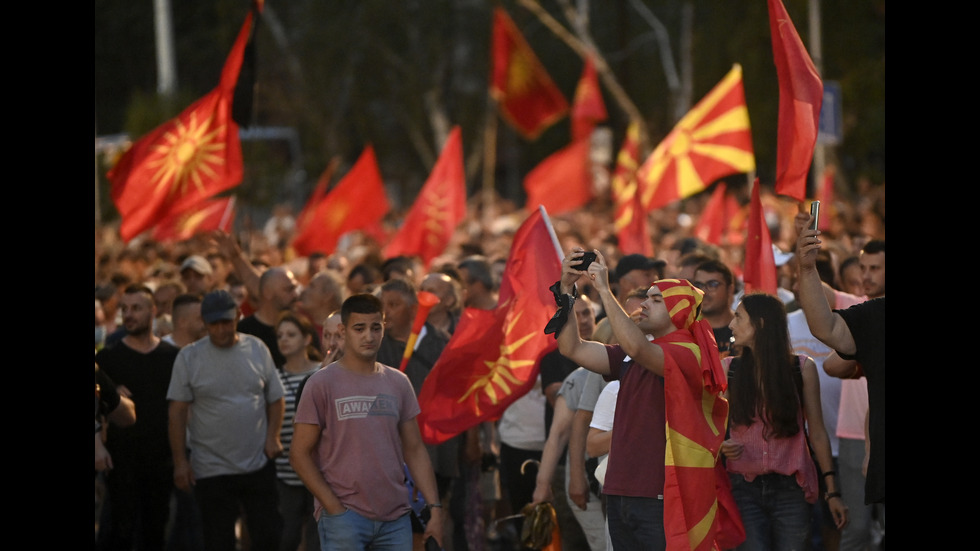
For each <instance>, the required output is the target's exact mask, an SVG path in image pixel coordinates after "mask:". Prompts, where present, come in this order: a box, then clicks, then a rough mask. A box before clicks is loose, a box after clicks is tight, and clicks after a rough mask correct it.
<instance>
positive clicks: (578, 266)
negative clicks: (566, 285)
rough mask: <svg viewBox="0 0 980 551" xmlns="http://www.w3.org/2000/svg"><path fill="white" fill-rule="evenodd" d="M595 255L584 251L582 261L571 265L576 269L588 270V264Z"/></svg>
mask: <svg viewBox="0 0 980 551" xmlns="http://www.w3.org/2000/svg"><path fill="white" fill-rule="evenodd" d="M595 259H596V256H595V253H593V252H586V253H583V254H582V262H581V263H580V264H576V265H574V266H572V268H574V269H576V270H588V269H589V264H592V263H593V262H595Z"/></svg>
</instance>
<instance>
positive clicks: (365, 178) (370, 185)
mask: <svg viewBox="0 0 980 551" xmlns="http://www.w3.org/2000/svg"><path fill="white" fill-rule="evenodd" d="M389 208H390V207H389V203H388V194H387V193H385V187H384V182H383V181H382V179H381V171H380V170H379V169H378V160H377V158H376V157H375V155H374V147H373V146H371V145H368V146H367V147H365V148H364V151H363V152H362V153H361V156H360V157H359V158H358V159H357V162H356V163H354V166H353V167H351V169H350V171H349V172H348V173H347V174H345V175H344V177H343V178H341V180H340V182H338V183H337V185H336V187H334V188H333V189H332V190H330V192H329V193H327V195H326V197H324V198H323V199H322V200H321V201H320V203H319V204H318V205H317V206H316V208H315V209H314V210H313V214H312V216H310V217H309V223H308V224H306V225H305V226H304V227H303V228H301V229H300V230H299V232H298V233H297V234H296V237H294V238H293V242H292V247H293V249H294V250H295V251H296V254H298V255H301V256H309V255H310V254H311V253H314V252H317V251H319V252H322V253H324V254H330V253H332V252H334V249H335V248H336V247H337V242H338V241H339V240H340V238H341V236H343V235H344V234H345V233H347V232H350V231H354V230H364V229H368V228H371V227H373V226H374V225H375V224H376V223H377V222H380V221H381V219H382V218H384V216H385V215H386V214H388V210H389Z"/></svg>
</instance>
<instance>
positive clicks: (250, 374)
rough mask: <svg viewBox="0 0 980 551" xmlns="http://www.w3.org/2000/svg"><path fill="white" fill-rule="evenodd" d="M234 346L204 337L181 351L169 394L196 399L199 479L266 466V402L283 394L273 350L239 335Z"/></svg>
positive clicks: (193, 424) (193, 420) (194, 457)
mask: <svg viewBox="0 0 980 551" xmlns="http://www.w3.org/2000/svg"><path fill="white" fill-rule="evenodd" d="M238 337H239V338H238V342H237V343H236V344H234V345H233V346H231V347H230V348H218V347H216V346H214V345H213V344H211V339H208V338H205V339H201V340H199V341H197V342H194V343H191V344H189V345H187V346H185V347H184V348H182V349H181V350H180V353H179V354H177V360H176V361H175V362H174V370H173V375H172V377H171V379H170V388H169V390H168V391H167V399H168V400H174V401H178V402H191V403H192V406H191V411H190V418H189V420H188V426H187V432H188V446H189V447H190V449H191V468H192V469H193V470H194V476H195V478H199V479H200V478H207V477H211V476H219V475H229V474H245V473H250V472H254V471H257V470H259V469H261V468H262V467H264V466H265V464H266V461H267V458H266V456H265V439H266V431H267V427H268V418H267V414H266V407H267V405H268V404H271V403H273V402H275V401H277V400H279V399H280V398H282V397H283V387H282V382H281V381H280V380H279V373H278V371H277V370H276V367H275V365H274V364H273V363H272V355H271V354H270V353H269V349H268V348H267V347H266V346H265V344H264V343H263V342H262V341H261V340H259V339H258V338H256V337H254V336H252V335H247V334H245V333H239V334H238Z"/></svg>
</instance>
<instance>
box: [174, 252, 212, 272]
mask: <svg viewBox="0 0 980 551" xmlns="http://www.w3.org/2000/svg"><path fill="white" fill-rule="evenodd" d="M188 268H190V269H191V270H194V271H195V272H197V273H199V274H201V275H211V273H212V271H211V263H210V262H208V261H207V259H205V258H204V257H203V256H200V255H196V254H195V255H191V256H188V257H187V259H186V260H184V263H183V264H181V265H180V270H179V271H180V272H183V271H184V270H186V269H188Z"/></svg>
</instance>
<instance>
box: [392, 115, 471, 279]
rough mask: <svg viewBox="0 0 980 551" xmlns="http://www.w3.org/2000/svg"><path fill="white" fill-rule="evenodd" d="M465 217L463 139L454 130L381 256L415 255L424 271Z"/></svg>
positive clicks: (455, 129)
mask: <svg viewBox="0 0 980 551" xmlns="http://www.w3.org/2000/svg"><path fill="white" fill-rule="evenodd" d="M465 216H466V175H465V171H464V169H463V137H462V132H461V131H460V128H459V126H456V127H453V129H452V131H451V132H450V133H449V138H448V139H447V140H446V145H445V146H443V148H442V154H441V155H440V156H439V160H438V161H436V165H435V167H433V169H432V173H431V174H429V179H428V180H426V182H425V185H424V186H422V191H421V192H419V196H418V198H416V199H415V203H414V204H412V209H411V210H410V211H409V212H408V215H407V216H406V217H405V221H404V223H403V224H402V227H401V228H400V229H399V230H398V233H397V234H396V235H395V237H394V238H393V239H392V240H391V241H389V242H388V244H387V245H386V246H385V247H384V249H383V251H382V256H384V257H385V258H392V257H395V256H399V255H408V256H413V255H417V256H418V257H419V258H420V259H421V260H422V264H424V265H425V267H426V269H428V267H429V263H430V262H432V259H433V258H435V257H437V256H439V255H440V254H442V253H443V251H445V250H446V247H448V246H449V242H450V241H451V240H452V237H453V233H455V231H456V227H457V226H459V223H460V222H462V221H463V218H464V217H465Z"/></svg>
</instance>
